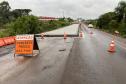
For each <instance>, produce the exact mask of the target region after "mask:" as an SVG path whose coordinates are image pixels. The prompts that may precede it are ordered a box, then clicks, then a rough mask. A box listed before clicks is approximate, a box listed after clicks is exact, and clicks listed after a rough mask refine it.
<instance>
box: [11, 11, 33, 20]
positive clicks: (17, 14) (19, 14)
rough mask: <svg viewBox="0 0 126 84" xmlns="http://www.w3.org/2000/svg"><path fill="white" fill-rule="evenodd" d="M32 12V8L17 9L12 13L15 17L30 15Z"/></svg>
mask: <svg viewBox="0 0 126 84" xmlns="http://www.w3.org/2000/svg"><path fill="white" fill-rule="evenodd" d="M30 12H31V10H30V9H15V10H13V11H12V12H11V13H12V16H13V17H14V18H18V17H21V16H28V15H29V13H30Z"/></svg>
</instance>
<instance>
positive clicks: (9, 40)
mask: <svg viewBox="0 0 126 84" xmlns="http://www.w3.org/2000/svg"><path fill="white" fill-rule="evenodd" d="M3 40H4V42H5V44H6V45H10V44H13V43H14V42H15V40H14V38H13V37H5V38H3Z"/></svg>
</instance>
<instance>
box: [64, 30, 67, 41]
mask: <svg viewBox="0 0 126 84" xmlns="http://www.w3.org/2000/svg"><path fill="white" fill-rule="evenodd" d="M66 39H67V34H66V32H64V40H66Z"/></svg>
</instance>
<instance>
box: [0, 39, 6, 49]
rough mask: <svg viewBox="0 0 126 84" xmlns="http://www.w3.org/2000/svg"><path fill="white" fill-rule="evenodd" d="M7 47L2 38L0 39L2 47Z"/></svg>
mask: <svg viewBox="0 0 126 84" xmlns="http://www.w3.org/2000/svg"><path fill="white" fill-rule="evenodd" d="M2 46H5V43H4V41H3V39H2V38H0V47H2Z"/></svg>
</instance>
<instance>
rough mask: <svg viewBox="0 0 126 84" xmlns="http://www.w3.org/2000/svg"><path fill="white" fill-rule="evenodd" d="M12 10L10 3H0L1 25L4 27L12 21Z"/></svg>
mask: <svg viewBox="0 0 126 84" xmlns="http://www.w3.org/2000/svg"><path fill="white" fill-rule="evenodd" d="M10 9H11V7H10V6H9V3H8V2H6V1H3V2H2V3H0V25H3V24H5V23H7V22H9V20H10Z"/></svg>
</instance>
